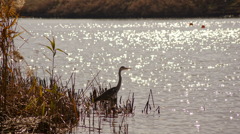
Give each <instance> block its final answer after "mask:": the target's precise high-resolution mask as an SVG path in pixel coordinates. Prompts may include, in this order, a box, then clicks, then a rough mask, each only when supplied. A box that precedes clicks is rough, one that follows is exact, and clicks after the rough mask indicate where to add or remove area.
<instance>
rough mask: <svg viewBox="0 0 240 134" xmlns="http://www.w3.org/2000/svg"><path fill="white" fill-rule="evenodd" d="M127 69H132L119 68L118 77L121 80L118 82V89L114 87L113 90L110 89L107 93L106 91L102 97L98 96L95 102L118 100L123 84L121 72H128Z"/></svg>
mask: <svg viewBox="0 0 240 134" xmlns="http://www.w3.org/2000/svg"><path fill="white" fill-rule="evenodd" d="M127 69H130V68H127V67H124V66H121V67H120V68H119V71H118V77H119V80H118V84H117V86H116V87H113V88H110V89H108V90H107V91H105V92H104V93H102V94H101V95H100V96H98V97H97V98H96V99H95V100H94V102H97V101H104V100H114V99H116V98H117V93H118V91H119V89H120V87H121V84H122V76H121V72H122V70H127Z"/></svg>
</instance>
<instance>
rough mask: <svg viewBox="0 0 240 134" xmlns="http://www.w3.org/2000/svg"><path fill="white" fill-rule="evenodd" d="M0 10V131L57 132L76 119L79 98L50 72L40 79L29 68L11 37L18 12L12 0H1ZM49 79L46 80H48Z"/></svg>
mask: <svg viewBox="0 0 240 134" xmlns="http://www.w3.org/2000/svg"><path fill="white" fill-rule="evenodd" d="M0 4H1V5H0V6H1V12H0V18H1V20H0V33H1V34H0V66H1V68H0V121H1V122H0V132H1V133H11V132H17V133H18V132H19V133H28V132H30V133H32V132H38V133H45V132H60V129H59V128H70V127H71V126H74V125H76V124H77V123H78V120H79V110H78V106H79V105H78V103H79V98H78V97H77V95H76V94H75V89H70V88H67V87H66V86H63V84H62V83H61V80H60V79H59V78H58V77H57V76H56V75H54V74H52V75H51V76H52V77H51V79H50V80H48V79H47V78H46V79H40V78H38V77H36V76H35V75H34V71H33V70H31V69H30V68H28V69H26V71H23V68H22V67H23V66H24V65H23V64H24V63H26V62H24V57H23V56H21V54H20V52H19V51H18V49H17V47H16V46H15V43H14V40H15V38H17V37H20V38H22V37H21V34H22V32H18V28H17V27H18V25H17V22H18V14H17V12H16V10H15V3H14V1H13V0H5V1H4V0H2V1H1V3H0ZM49 81H50V82H49Z"/></svg>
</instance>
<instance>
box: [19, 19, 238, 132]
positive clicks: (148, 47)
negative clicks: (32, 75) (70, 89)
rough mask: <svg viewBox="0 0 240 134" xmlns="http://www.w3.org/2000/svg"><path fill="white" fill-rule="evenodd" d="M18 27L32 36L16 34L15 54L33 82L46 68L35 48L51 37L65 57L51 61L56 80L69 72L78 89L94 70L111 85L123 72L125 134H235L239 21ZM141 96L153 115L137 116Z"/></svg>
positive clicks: (25, 22)
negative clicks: (155, 109) (130, 114)
mask: <svg viewBox="0 0 240 134" xmlns="http://www.w3.org/2000/svg"><path fill="white" fill-rule="evenodd" d="M190 22H191V23H193V25H192V26H190V25H189V23H190ZM20 25H22V26H23V27H25V28H26V29H28V30H30V33H31V34H32V35H33V36H28V35H24V36H26V37H25V38H30V39H29V42H30V43H29V44H27V45H24V46H23V47H22V48H21V51H22V52H23V54H24V56H25V57H26V60H27V61H28V63H29V65H30V67H32V68H34V69H35V70H38V72H39V74H38V75H39V76H41V75H42V74H43V75H47V74H46V72H45V73H42V72H44V70H45V69H49V68H51V61H50V60H48V59H47V58H46V57H45V55H46V56H49V57H50V55H51V54H50V52H49V51H48V50H47V49H45V48H42V46H40V45H37V44H39V43H41V44H47V43H48V42H47V40H45V39H44V35H45V36H52V35H54V36H55V37H56V40H57V44H58V45H59V46H58V47H59V48H62V49H63V50H65V51H66V52H67V53H68V56H65V55H64V54H60V53H59V54H57V56H56V60H55V61H56V64H57V66H56V71H57V73H59V74H60V75H63V76H62V78H63V79H68V76H70V74H71V73H72V72H75V73H76V74H77V80H78V81H77V82H76V85H77V86H78V87H79V88H82V87H83V86H84V84H85V83H86V81H87V80H89V79H92V78H93V74H96V73H97V72H98V71H99V70H101V73H100V76H99V78H100V80H101V81H102V82H104V83H111V85H114V84H115V83H116V82H117V69H118V68H119V66H121V65H125V66H129V67H131V68H132V69H131V70H130V71H127V72H124V73H123V86H122V90H124V91H120V92H119V94H120V95H123V97H127V96H128V94H129V92H130V91H131V92H135V96H136V101H135V102H136V114H135V116H134V118H133V119H129V120H128V123H129V133H142V132H146V131H148V132H149V133H155V134H157V133H159V130H161V132H162V133H184V134H186V133H196V132H199V133H239V132H240V130H239V129H238V126H239V125H238V124H239V123H240V116H239V115H240V112H239V111H240V90H239V87H240V82H239V80H240V71H239V70H240V62H239V61H240V55H239V54H240V45H239V43H240V37H239V36H240V27H239V26H240V20H239V19H206V20H200V19H182V20H171V19H169V20H157V19H156V20H151V19H149V20H144V19H140V20H91V19H86V20H68V19H66V20H51V19H50V20H49V19H48V20H45V19H21V20H20ZM202 25H205V26H206V28H201V26H202ZM18 41H19V42H20V43H19V44H21V41H20V39H19V40H18ZM29 46H31V47H29ZM36 51H38V52H36ZM26 52H27V53H26ZM43 53H44V54H45V55H43ZM43 64H44V66H43ZM149 89H153V92H154V93H155V94H154V98H155V103H156V105H160V106H161V114H160V116H159V115H154V114H153V113H151V114H150V115H142V114H141V110H142V108H143V106H144V105H145V103H146V98H147V94H148V91H149Z"/></svg>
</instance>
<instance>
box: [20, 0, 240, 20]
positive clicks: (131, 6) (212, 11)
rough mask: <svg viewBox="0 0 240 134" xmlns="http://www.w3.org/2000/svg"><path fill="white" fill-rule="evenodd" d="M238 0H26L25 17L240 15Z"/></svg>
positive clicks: (22, 12) (23, 9) (23, 13)
mask: <svg viewBox="0 0 240 134" xmlns="http://www.w3.org/2000/svg"><path fill="white" fill-rule="evenodd" d="M239 7H240V0H26V1H25V4H24V6H23V8H22V9H21V11H20V12H21V14H22V15H23V16H27V17H57V18H58V17H65V18H126V17H127V18H132V17H138V18H139V17H223V16H229V15H230V16H239V15H240V8H239Z"/></svg>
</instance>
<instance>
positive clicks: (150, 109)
mask: <svg viewBox="0 0 240 134" xmlns="http://www.w3.org/2000/svg"><path fill="white" fill-rule="evenodd" d="M150 99H151V100H152V104H151V102H150ZM151 112H153V113H155V112H157V113H158V114H160V106H157V107H156V106H155V103H154V98H153V93H152V89H150V92H149V95H148V100H147V102H146V104H145V107H144V109H143V110H142V113H144V114H149V113H151Z"/></svg>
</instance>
